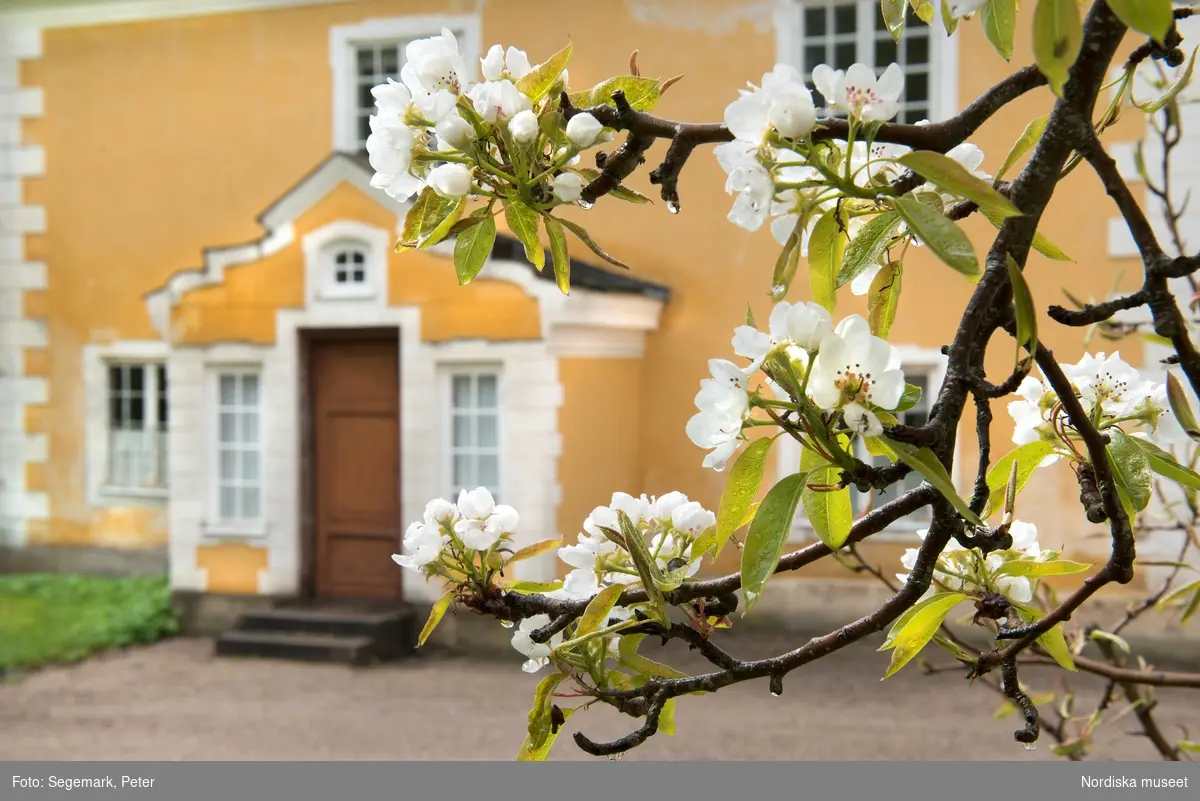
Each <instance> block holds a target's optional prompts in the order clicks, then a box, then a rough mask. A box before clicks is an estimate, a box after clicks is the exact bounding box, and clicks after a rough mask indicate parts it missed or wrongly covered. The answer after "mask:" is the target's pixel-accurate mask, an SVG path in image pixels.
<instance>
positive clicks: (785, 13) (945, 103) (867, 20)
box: [774, 0, 960, 122]
mask: <svg viewBox="0 0 1200 801" xmlns="http://www.w3.org/2000/svg"><path fill="white" fill-rule="evenodd" d="M806 2H812V3H813V4H815V5H828V4H829V0H774V23H775V24H774V28H775V60H776V61H777V62H780V63H784V64H790V65H792V66H793V67H799V66H800V65H801V62H802V61H803V56H802V54H801V48H802V47H803V44H802V41H801V38H802V37H801V27H802V22H801V17H800V9H801V7H802V6H804V5H805V3H806ZM844 2H857V5H858V20H857V22H858V28H859V30H858V42H857V47H858V50H859V53H860V55H861V52H862V50H863V48H865V47H868V46H869V43H870V42H872V41H874V35H875V20H876V18H877V17H878V16H879V14H880V10H879V2H878V0H844ZM934 8H935V9H937V11H936V14H935V16H934V19H933V22H932V23H931V24H930V25H928V26H925V24H924V23H918V25H920V26H921V27H928V28H929V70H928V76H929V117H930V120H931V121H932V122H938V121H941V120H945V119H947V118H949V117H953V116H954V115H955V114H957V113H958V112H959V110H960V108H959V100H958V70H959V54H958V49H959V48H958V40H959V36H958V31H957V30H956V31H955V32H954V34H953V35H951V36H947V35H946V29H945V27H944V26H943V24H942V19H941V8H940V6H939V4H937V3H935V4H934ZM880 66H886V65H880ZM809 69H810V71H811V67H810V68H809Z"/></svg>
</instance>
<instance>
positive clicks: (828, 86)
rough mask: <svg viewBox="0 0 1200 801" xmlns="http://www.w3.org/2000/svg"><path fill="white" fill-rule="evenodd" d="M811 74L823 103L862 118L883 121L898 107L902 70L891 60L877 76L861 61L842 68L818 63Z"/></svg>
mask: <svg viewBox="0 0 1200 801" xmlns="http://www.w3.org/2000/svg"><path fill="white" fill-rule="evenodd" d="M812 78H813V83H814V84H815V85H816V87H817V91H819V92H820V93H821V95H822V97H824V98H825V102H826V103H829V104H830V105H831V106H833V107H835V108H837V109H840V110H842V111H845V112H846V113H848V114H849V115H850V116H852V117H855V118H857V119H859V120H862V121H863V122H886V121H887V120H890V119H891V118H892V117H895V116H896V114H897V112H899V111H900V103H899V100H900V95H901V94H903V93H904V71H903V70H902V69H900V65H899V64H892V65H891V66H889V67H888V68H887V69H886V70H884V72H883V75H881V76H879V77H878V78H876V77H875V71H874V70H872V69H871V68H870V67H868V66H866V65H865V64H854V65H852V66H851V67H850V68H849V69H848V70H846V71H845V72H842V70H834V69H833V68H832V67H830V66H829V65H827V64H818V65H817V66H816V67H815V68H813V72H812Z"/></svg>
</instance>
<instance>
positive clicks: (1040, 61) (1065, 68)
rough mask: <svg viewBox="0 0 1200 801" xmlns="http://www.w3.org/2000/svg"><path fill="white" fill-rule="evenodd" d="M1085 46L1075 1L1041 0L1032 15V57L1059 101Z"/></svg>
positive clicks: (1077, 6)
mask: <svg viewBox="0 0 1200 801" xmlns="http://www.w3.org/2000/svg"><path fill="white" fill-rule="evenodd" d="M1082 45H1083V24H1082V22H1081V21H1080V19H1079V5H1078V3H1077V2H1076V0H1038V4H1037V8H1036V9H1035V10H1034V12H1033V54H1034V57H1035V58H1036V59H1037V65H1038V69H1040V70H1041V71H1042V74H1043V75H1045V76H1046V80H1047V81H1049V83H1050V89H1051V90H1053V92H1054V94H1056V95H1058V96H1059V97H1061V96H1062V92H1063V85H1064V84H1066V82H1067V75H1068V73H1069V72H1070V69H1071V65H1072V64H1074V63H1075V59H1076V57H1078V56H1079V50H1080V47H1081V46H1082Z"/></svg>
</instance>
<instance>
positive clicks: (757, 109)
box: [725, 64, 817, 148]
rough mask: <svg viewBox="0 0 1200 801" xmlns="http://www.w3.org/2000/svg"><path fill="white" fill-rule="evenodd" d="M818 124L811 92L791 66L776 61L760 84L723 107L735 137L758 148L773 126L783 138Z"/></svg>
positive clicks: (794, 136)
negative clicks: (760, 85) (772, 68)
mask: <svg viewBox="0 0 1200 801" xmlns="http://www.w3.org/2000/svg"><path fill="white" fill-rule="evenodd" d="M816 124H817V110H816V106H814V105H813V99H812V93H811V92H810V91H809V90H808V87H807V86H805V85H804V80H803V79H802V78H801V76H800V73H799V72H797V71H796V69H795V68H794V67H791V66H789V65H787V64H776V65H775V69H774V70H773V71H771V72H768V73H767V74H765V75H763V79H762V87H761V88H759V87H755V86H753V84H751V91H743V92H742V94H741V97H739V98H738V99H737V100H734V101H733V102H732V103H730V104H729V105H728V106H726V107H725V125H726V127H728V128H729V131H730V133H732V134H733V135H734V137H735V138H737V139H739V140H741V141H743V142H746V143H748V144H749V145H751V146H753V147H755V148H757V147H759V146H761V145H762V144H763V142H764V141H765V140H766V138H767V135H768V134H769V133H770V132H771V130H772V129H774V130H776V131H778V132H779V135H780V136H782V137H784V138H785V139H799V138H801V137H804V136H807V135H808V134H809V133H810V132H811V131H812V129H813V128H814V127H816Z"/></svg>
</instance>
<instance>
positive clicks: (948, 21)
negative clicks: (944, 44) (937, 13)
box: [942, 0, 958, 36]
mask: <svg viewBox="0 0 1200 801" xmlns="http://www.w3.org/2000/svg"><path fill="white" fill-rule="evenodd" d="M942 27H944V28H945V29H946V35H947V36H953V35H954V31H955V30H956V29H957V28H958V18H957V17H955V16H954V14H953V13H952V12H951V9H950V2H949V0H942Z"/></svg>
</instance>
